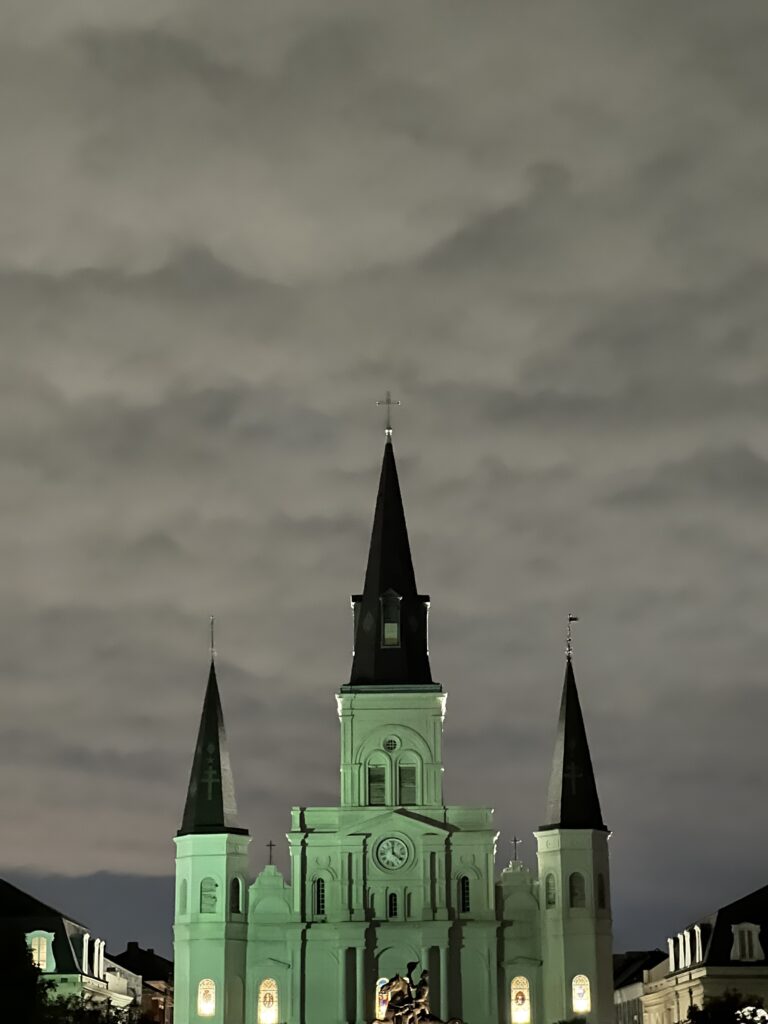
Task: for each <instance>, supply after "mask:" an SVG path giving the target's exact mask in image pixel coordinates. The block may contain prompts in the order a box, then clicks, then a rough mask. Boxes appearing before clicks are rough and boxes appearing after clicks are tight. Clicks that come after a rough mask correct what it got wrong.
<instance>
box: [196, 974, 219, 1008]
mask: <svg viewBox="0 0 768 1024" xmlns="http://www.w3.org/2000/svg"><path fill="white" fill-rule="evenodd" d="M215 1013H216V983H215V982H214V981H213V980H212V979H211V978H203V980H202V981H201V982H200V984H199V985H198V986H197V1015H198V1017H213V1015H214V1014H215Z"/></svg>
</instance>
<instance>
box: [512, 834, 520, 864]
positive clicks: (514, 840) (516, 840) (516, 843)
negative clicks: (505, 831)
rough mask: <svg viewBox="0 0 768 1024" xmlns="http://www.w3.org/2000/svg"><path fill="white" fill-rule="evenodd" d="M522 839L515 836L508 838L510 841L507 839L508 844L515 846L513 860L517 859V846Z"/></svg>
mask: <svg viewBox="0 0 768 1024" xmlns="http://www.w3.org/2000/svg"><path fill="white" fill-rule="evenodd" d="M522 841H523V840H522V839H518V838H517V836H515V838H514V839H510V841H509V843H510V846H513V847H514V848H515V860H517V848H518V846H519V845H520V843H522Z"/></svg>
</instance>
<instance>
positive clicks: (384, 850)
mask: <svg viewBox="0 0 768 1024" xmlns="http://www.w3.org/2000/svg"><path fill="white" fill-rule="evenodd" d="M376 860H377V861H378V863H379V865H380V866H381V867H383V868H389V870H390V871H393V870H394V869H395V868H401V867H402V866H403V864H405V862H406V861H407V860H408V847H407V846H406V845H405V843H404V842H403V840H402V839H397V838H395V837H394V836H390V837H389V838H388V839H382V841H381V842H380V843H379V845H378V847H377V848H376Z"/></svg>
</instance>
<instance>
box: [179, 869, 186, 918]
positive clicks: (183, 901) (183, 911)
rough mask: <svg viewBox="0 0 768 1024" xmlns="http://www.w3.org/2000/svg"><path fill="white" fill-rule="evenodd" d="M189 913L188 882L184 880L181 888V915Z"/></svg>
mask: <svg viewBox="0 0 768 1024" xmlns="http://www.w3.org/2000/svg"><path fill="white" fill-rule="evenodd" d="M186 912H187V880H186V878H182V880H181V885H180V886H179V913H180V914H186Z"/></svg>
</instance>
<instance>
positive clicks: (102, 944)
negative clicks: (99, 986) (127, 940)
mask: <svg viewBox="0 0 768 1024" xmlns="http://www.w3.org/2000/svg"><path fill="white" fill-rule="evenodd" d="M98 943H99V961H98V977H99V978H103V977H104V947H105V946H106V942H105V941H104V939H99V940H98Z"/></svg>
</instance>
